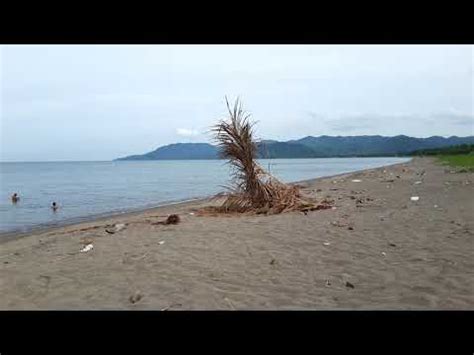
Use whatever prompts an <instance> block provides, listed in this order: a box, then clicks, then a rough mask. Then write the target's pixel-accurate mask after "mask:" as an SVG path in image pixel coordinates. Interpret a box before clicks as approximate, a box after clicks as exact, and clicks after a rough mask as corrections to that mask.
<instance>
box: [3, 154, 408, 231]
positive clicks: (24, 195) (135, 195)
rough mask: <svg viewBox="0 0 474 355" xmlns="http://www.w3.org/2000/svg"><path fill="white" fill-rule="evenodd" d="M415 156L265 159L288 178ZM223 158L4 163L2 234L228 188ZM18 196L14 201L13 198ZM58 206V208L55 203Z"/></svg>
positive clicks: (299, 178) (269, 166)
mask: <svg viewBox="0 0 474 355" xmlns="http://www.w3.org/2000/svg"><path fill="white" fill-rule="evenodd" d="M408 160H410V158H400V157H397V158H395V157H383V158H321V159H262V160H259V163H260V165H261V166H262V167H263V168H265V169H266V170H268V171H270V173H271V174H273V175H274V176H276V177H277V178H279V179H280V180H282V181H284V182H296V181H302V180H308V179H313V178H318V177H324V176H331V175H336V174H342V173H347V172H353V171H357V170H364V169H370V168H376V167H381V166H385V165H392V164H398V163H403V162H406V161H408ZM229 174H230V167H229V166H228V165H227V164H226V163H225V161H223V160H161V161H103V162H28V163H26V162H21V163H19V162H18V163H17V162H14V163H13V162H12V163H0V237H1V236H2V235H6V234H10V233H11V232H19V233H22V232H28V231H30V230H31V229H33V228H36V227H44V226H55V225H64V224H68V223H74V222H81V221H85V220H89V219H93V218H95V217H101V216H108V215H114V214H120V213H126V212H132V211H139V210H143V209H147V208H151V207H158V206H163V205H168V204H173V203H178V202H183V201H191V200H194V199H200V198H204V197H209V196H212V195H214V194H216V193H219V192H223V191H225V186H228V185H229V184H230V183H231V181H230V175H229ZM14 192H16V193H18V194H19V196H20V201H19V202H18V203H17V204H12V202H11V195H12V194H13V193H14ZM53 201H55V202H56V203H57V204H58V205H59V209H58V210H57V211H56V212H54V211H53V210H52V209H51V207H50V206H51V203H52V202H53Z"/></svg>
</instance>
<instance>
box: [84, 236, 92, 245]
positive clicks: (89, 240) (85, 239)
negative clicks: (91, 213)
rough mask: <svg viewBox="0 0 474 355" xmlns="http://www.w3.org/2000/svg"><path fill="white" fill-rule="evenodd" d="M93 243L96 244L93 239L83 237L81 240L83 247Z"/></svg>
mask: <svg viewBox="0 0 474 355" xmlns="http://www.w3.org/2000/svg"><path fill="white" fill-rule="evenodd" d="M93 242H94V240H93V239H92V238H89V237H83V238H82V239H81V244H83V245H88V244H92V243H93Z"/></svg>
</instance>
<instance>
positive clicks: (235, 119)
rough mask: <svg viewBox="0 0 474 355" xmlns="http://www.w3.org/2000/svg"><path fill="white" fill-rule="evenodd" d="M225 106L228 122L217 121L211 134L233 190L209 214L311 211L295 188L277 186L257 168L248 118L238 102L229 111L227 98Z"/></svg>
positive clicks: (251, 130)
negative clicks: (228, 169)
mask: <svg viewBox="0 0 474 355" xmlns="http://www.w3.org/2000/svg"><path fill="white" fill-rule="evenodd" d="M226 103H227V109H228V111H229V115H230V120H221V121H220V122H219V123H218V124H217V125H216V126H215V127H214V128H213V130H212V131H213V132H215V140H216V141H217V143H218V147H219V148H220V154H221V157H222V158H224V159H227V160H228V163H229V164H230V165H231V168H232V180H233V186H232V187H230V188H229V190H230V191H231V192H230V193H229V194H228V195H226V198H225V200H224V203H223V204H222V205H221V206H219V207H215V208H212V210H213V211H219V212H226V213H229V212H238V213H242V212H251V213H266V214H269V213H281V212H284V211H289V210H303V209H310V208H312V207H313V206H314V205H313V204H312V203H311V202H310V201H306V200H305V199H304V198H303V197H302V196H301V194H300V189H299V187H297V186H290V185H287V184H284V183H282V182H280V181H279V180H278V179H276V178H275V177H274V176H272V175H270V174H269V173H267V172H266V171H264V170H263V169H262V168H261V167H260V166H259V165H258V164H257V162H256V155H257V145H256V143H255V141H254V139H253V124H252V123H251V122H250V121H249V118H250V115H249V114H246V113H245V112H244V110H243V109H242V104H241V103H240V101H239V99H237V100H236V102H235V104H234V107H233V108H231V107H230V105H229V102H228V101H227V98H226Z"/></svg>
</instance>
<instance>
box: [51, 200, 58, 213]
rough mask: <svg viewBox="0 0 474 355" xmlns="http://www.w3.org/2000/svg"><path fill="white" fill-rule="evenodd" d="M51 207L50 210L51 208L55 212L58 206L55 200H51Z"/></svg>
mask: <svg viewBox="0 0 474 355" xmlns="http://www.w3.org/2000/svg"><path fill="white" fill-rule="evenodd" d="M51 208H52V210H53V211H54V212H56V211H57V209H58V208H59V206H58V205H57V204H56V202H53V203H52V204H51Z"/></svg>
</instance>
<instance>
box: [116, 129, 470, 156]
mask: <svg viewBox="0 0 474 355" xmlns="http://www.w3.org/2000/svg"><path fill="white" fill-rule="evenodd" d="M460 144H474V136H468V137H457V136H452V137H448V138H445V137H440V136H433V137H428V138H415V137H408V136H405V135H398V136H394V137H384V136H378V135H373V136H336V137H334V136H319V137H312V136H308V137H304V138H301V139H298V140H289V141H285V142H279V141H275V140H262V141H260V142H259V143H258V144H257V146H258V157H259V158H269V159H277V158H282V159H287V158H330V157H374V156H403V155H410V154H412V153H413V152H415V151H417V150H423V149H434V148H443V147H448V146H453V145H460ZM206 159H219V150H218V147H216V146H215V145H212V144H208V143H175V144H169V145H165V146H162V147H159V148H157V149H155V150H154V151H151V152H148V153H145V154H141V155H130V156H126V157H123V158H118V159H115V160H118V161H119V160H206Z"/></svg>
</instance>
